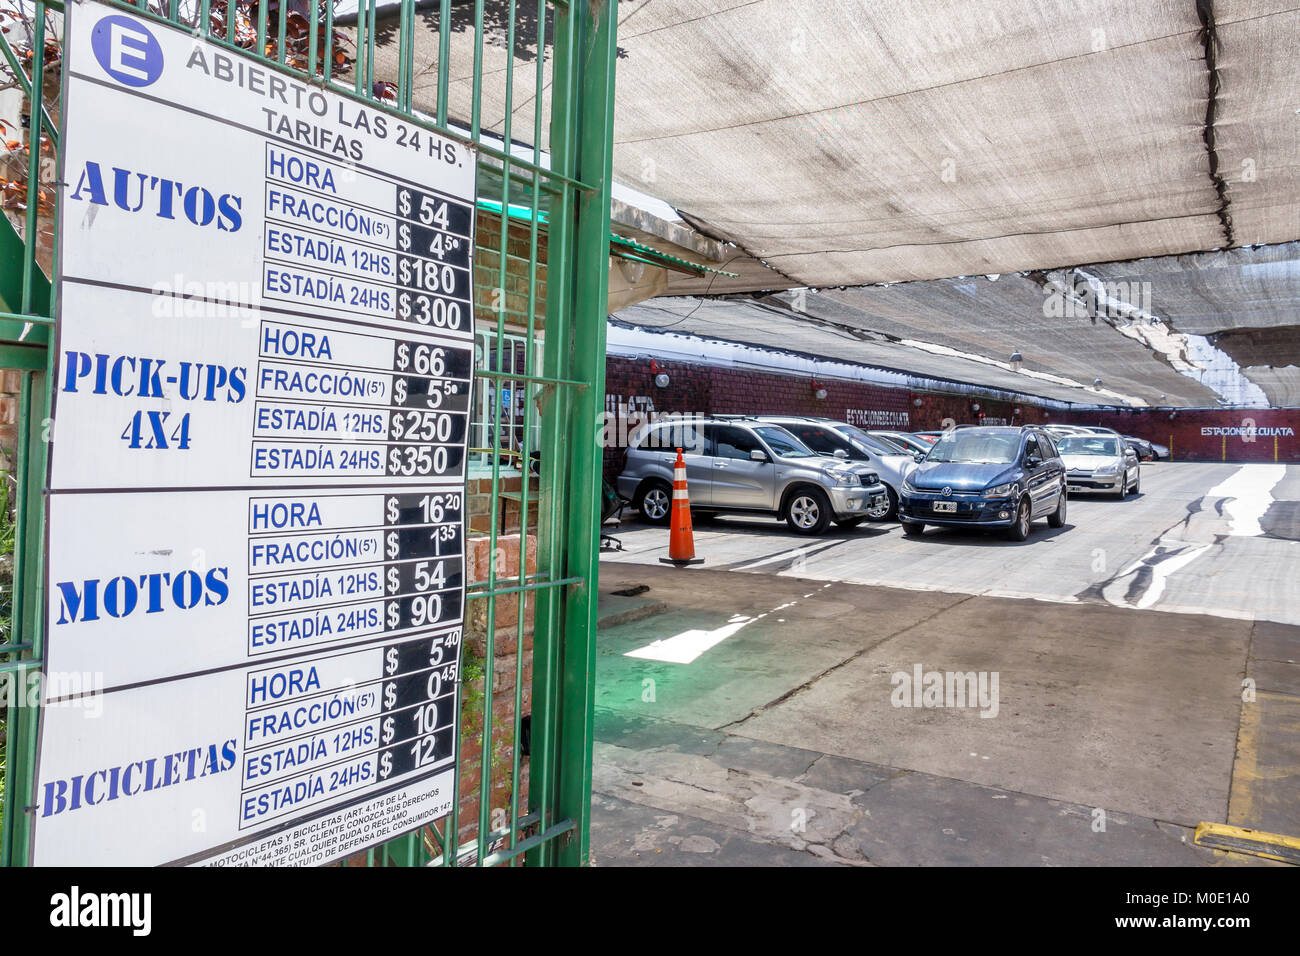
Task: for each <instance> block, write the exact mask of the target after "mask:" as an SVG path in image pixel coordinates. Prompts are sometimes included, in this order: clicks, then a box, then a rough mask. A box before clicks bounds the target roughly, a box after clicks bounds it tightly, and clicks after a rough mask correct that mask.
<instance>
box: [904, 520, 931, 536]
mask: <svg viewBox="0 0 1300 956" xmlns="http://www.w3.org/2000/svg"><path fill="white" fill-rule="evenodd" d="M899 524H901V525H902V526H903V534H905V535H907V536H908V537H909V538H919V537H920V536H921V535H923V534H925V523H924V522H922V521H899Z"/></svg>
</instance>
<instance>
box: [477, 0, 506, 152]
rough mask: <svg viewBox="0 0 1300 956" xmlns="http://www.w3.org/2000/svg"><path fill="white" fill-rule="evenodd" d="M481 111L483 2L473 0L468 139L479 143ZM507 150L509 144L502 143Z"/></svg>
mask: <svg viewBox="0 0 1300 956" xmlns="http://www.w3.org/2000/svg"><path fill="white" fill-rule="evenodd" d="M482 111H483V0H474V89H473V90H472V92H471V96H470V111H469V115H470V120H469V137H470V139H472V140H473V141H474V142H475V143H477V142H478V141H479V133H480V129H479V122H480V120H481V119H482ZM502 145H503V146H505V148H506V149H507V150H508V149H509V148H510V144H509V143H503V144H502Z"/></svg>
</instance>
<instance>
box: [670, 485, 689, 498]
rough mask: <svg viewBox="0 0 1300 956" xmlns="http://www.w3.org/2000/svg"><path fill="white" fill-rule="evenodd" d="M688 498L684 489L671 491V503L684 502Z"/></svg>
mask: <svg viewBox="0 0 1300 956" xmlns="http://www.w3.org/2000/svg"><path fill="white" fill-rule="evenodd" d="M688 498H689V496H688V495H687V494H686V489H685V488H674V489H673V501H686V500H688Z"/></svg>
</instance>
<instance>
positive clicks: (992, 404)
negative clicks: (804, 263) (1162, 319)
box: [605, 356, 1300, 478]
mask: <svg viewBox="0 0 1300 956" xmlns="http://www.w3.org/2000/svg"><path fill="white" fill-rule="evenodd" d="M656 364H657V367H658V369H659V370H660V371H663V372H666V373H668V376H669V379H670V382H669V384H668V386H667V387H666V388H658V387H657V386H656V385H655V384H654V374H653V373H652V372H651V369H650V360H649V359H628V358H624V357H621V356H611V357H609V358H608V359H607V360H606V363H605V410H606V413H607V416H608V418H609V421H608V424H607V430H608V431H609V433H610V436H611V438H613V439H615V440H613V441H610V442H607V443H606V449H605V472H606V476H607V477H610V478H612V477H614V476H616V475H617V474H618V471H619V469H620V468H621V467H622V455H621V450H622V448H623V447H625V445H626V436H627V435H628V434H631V433H633V432H635V430H636V426H637V425H638V424H640V423H642V422H644V421H645V420H646V419H647V416H648V414H649V412H651V411H653V412H656V413H660V414H662V413H670V412H671V413H694V414H701V415H721V414H751V415H761V414H795V415H815V416H823V417H827V418H836V419H840V420H842V421H849V422H854V423H855V424H861V425H862V426H863V427H865V428H898V429H901V430H904V431H930V430H934V429H941V428H943V427H945V425H948V424H955V425H963V424H972V425H973V424H980V423H984V424H990V425H994V424H997V425H1024V424H1034V423H1053V422H1056V423H1060V424H1080V425H1103V426H1105V427H1107V428H1114V429H1115V430H1116V431H1118V432H1121V433H1122V434H1126V435H1136V436H1138V437H1139V438H1146V439H1149V440H1151V441H1156V442H1159V443H1160V444H1162V445H1169V446H1170V447H1171V448H1172V449H1173V454H1174V457H1175V458H1177V459H1179V460H1183V461H1238V462H1252V461H1256V462H1259V461H1279V462H1297V461H1300V409H1294V408H1292V409H1253V410H1240V409H1237V410H1230V409H1188V410H1182V411H1178V412H1177V413H1173V417H1172V418H1171V417H1170V415H1171V412H1170V411H1169V410H1167V409H1166V410H1164V411H1142V410H1136V409H1135V410H1122V409H1121V410H1116V411H1110V412H1096V411H1092V412H1082V411H1065V410H1060V409H1050V408H1043V407H1042V406H1040V405H1037V404H1035V403H1033V402H1015V401H1006V400H1003V399H996V398H987V397H983V396H979V395H967V394H944V393H936V392H917V391H912V390H909V389H906V388H895V387H890V386H884V385H869V384H866V383H859V382H845V381H837V380H833V379H826V380H822V381H820V382H819V384H820V385H821V386H822V387H824V388H825V389H826V398H825V399H818V398H816V396H815V395H814V392H813V387H812V378H811V377H810V376H808V375H790V374H781V373H777V372H763V371H758V370H753V371H751V370H749V369H736V368H725V367H721V366H709V365H697V364H692V363H685V362H658V361H657V362H656ZM976 404H978V405H979V409H978V410H976V409H975V407H974V406H975V405H976ZM1252 426H1253V427H1256V428H1259V429H1279V430H1282V432H1283V433H1282V434H1278V435H1276V436H1275V435H1272V434H1262V435H1261V434H1258V433H1256V434H1255V435H1254V436H1253V440H1250V439H1251V437H1252V436H1251V434H1250V428H1251V427H1252ZM1243 428H1244V429H1245V434H1241V433H1240V432H1241V430H1242V429H1243ZM1222 429H1230V430H1235V431H1234V432H1233V433H1231V434H1226V435H1225V434H1222V433H1221V432H1220V431H1219V430H1222ZM1287 429H1289V430H1290V432H1291V434H1289V435H1287V434H1285V430H1287Z"/></svg>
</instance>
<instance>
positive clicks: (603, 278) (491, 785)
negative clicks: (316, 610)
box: [0, 0, 617, 866]
mask: <svg viewBox="0 0 1300 956" xmlns="http://www.w3.org/2000/svg"><path fill="white" fill-rule="evenodd" d="M114 2H116V0H114ZM119 5H120V6H123V7H125V8H128V9H131V10H132V11H133V12H135V13H145V14H147V15H149V16H152V17H154V18H156V19H158V20H160V21H163V22H170V23H172V24H178V25H182V26H184V27H185V28H186V29H188V30H191V31H195V32H199V31H201V32H202V33H203V34H205V36H206V38H207V39H208V41H209V42H211V43H214V44H217V45H220V46H225V47H227V48H230V49H233V50H238V51H239V52H241V53H242V54H244V55H247V56H251V57H253V58H255V59H257V60H258V61H260V62H261V63H262V64H264V65H266V66H267V67H269V68H271V69H274V70H278V71H281V72H284V73H286V74H289V75H292V76H295V77H298V78H299V79H304V78H305V79H306V80H307V81H308V82H311V83H314V84H316V85H318V86H324V87H326V88H328V89H330V90H332V91H334V92H338V93H341V94H344V95H348V96H350V97H354V98H356V99H358V100H362V101H364V102H366V103H368V104H369V105H371V106H373V107H375V108H378V109H383V110H386V111H389V112H391V113H393V114H395V115H397V116H400V117H403V118H405V119H406V120H407V121H408V122H410V123H413V124H415V125H418V126H421V127H423V128H425V129H428V130H435V131H437V132H439V133H441V134H442V135H444V136H447V137H449V138H451V139H454V140H456V141H458V142H461V143H465V144H468V145H470V146H471V147H472V148H473V149H474V150H475V153H476V157H477V167H478V194H479V195H478V200H479V228H478V232H477V236H476V251H477V256H476V262H477V264H476V267H475V280H474V281H475V302H476V326H477V329H478V334H477V337H476V341H477V342H478V343H479V345H480V348H479V350H478V351H479V352H480V354H481V356H482V359H481V361H480V363H479V367H478V369H477V371H476V374H477V377H478V379H479V381H480V383H481V386H480V387H481V388H482V389H484V390H485V392H486V401H481V402H480V403H479V406H478V407H479V408H481V409H485V410H486V412H485V413H484V416H483V417H484V418H486V419H487V420H486V421H478V422H476V424H475V427H474V428H473V429H472V431H471V434H472V435H473V436H475V437H474V438H472V439H471V444H477V445H478V447H476V448H475V449H473V451H474V452H475V460H476V461H477V462H478V463H479V464H478V471H477V473H476V474H473V475H470V476H469V479H467V480H468V481H469V482H470V483H471V484H474V485H476V487H477V490H478V494H477V495H473V498H474V500H476V501H478V502H479V503H480V505H481V507H480V512H481V513H480V514H479V515H478V516H477V520H478V523H477V524H476V525H475V528H476V530H478V531H480V532H481V534H480V538H482V539H484V541H483V542H481V543H483V545H484V547H485V548H486V551H485V553H486V554H487V555H489V556H490V560H488V561H486V562H485V563H486V567H485V568H483V569H482V572H483V573H480V575H479V578H480V579H479V580H469V581H468V582H467V583H468V598H469V600H468V604H467V611H466V617H467V620H468V619H469V618H470V617H472V616H475V615H477V616H478V617H477V619H478V620H480V621H482V622H483V627H482V635H483V646H484V652H483V654H482V663H481V674H475V675H474V677H475V678H477V679H478V680H479V681H480V682H481V685H482V691H481V696H480V695H468V698H469V701H472V703H473V705H474V706H475V707H476V708H478V709H480V710H481V724H480V725H479V726H478V730H477V733H476V734H472V735H471V736H470V738H469V739H468V740H467V739H466V735H465V733H464V731H463V730H462V733H461V744H463V745H464V746H463V748H462V747H461V746H458V748H457V768H458V779H459V778H460V774H461V771H462V769H463V768H464V767H466V766H467V765H468V764H470V763H472V762H477V772H478V776H479V782H478V786H477V794H469V795H467V794H466V792H465V790H464V789H462V791H461V793H460V794H458V797H457V799H456V800H455V801H454V803H453V811H452V815H451V817H450V818H448V819H445V820H443V821H441V825H439V826H430V827H426V828H425V829H424V830H422V831H417V832H416V833H413V834H409V835H407V836H404V837H401V838H399V839H397V840H394V841H392V842H390V843H388V844H386V845H385V846H383V847H381V848H379V849H377V850H371V851H369V853H368V854H367V860H366V862H368V863H371V864H374V865H394V864H396V865H420V864H433V865H444V866H457V865H468V864H477V865H495V864H508V865H519V864H521V863H524V862H526V863H527V864H529V865H582V864H585V863H586V862H587V859H588V830H589V815H590V790H591V761H592V739H593V727H592V710H593V694H594V676H595V656H594V645H595V612H596V601H595V582H596V562H597V552H598V548H597V544H598V525H599V508H600V488H601V485H600V455H601V450H600V448H599V446H598V437H599V433H600V429H599V428H598V427H597V426H598V422H599V416H600V414H601V412H602V410H603V395H604V355H605V312H606V295H607V280H608V272H607V269H608V261H609V260H608V256H609V209H610V165H611V151H612V126H613V94H614V62H615V57H616V46H615V34H616V21H617V0H536V2H530V0H456V2H453V0H429V2H420V3H417V2H416V0H396V2H382V0H360V2H359V5H354V4H345V3H336V0H298V2H288V0H141V2H140V3H137V4H128V3H120V4H119ZM232 8H233V15H231V13H232ZM17 9H18V10H19V13H16V14H9V15H8V16H7V17H5V18H4V19H2V20H0V26H4V27H6V28H7V29H6V31H5V32H4V33H3V34H2V35H0V50H2V52H3V54H4V59H5V62H4V64H0V79H9V80H10V81H11V82H12V83H13V85H14V86H16V87H17V88H19V89H20V90H21V95H22V97H23V100H24V105H23V114H24V117H25V118H29V119H27V121H26V124H25V125H26V126H27V130H26V131H25V132H24V131H19V130H13V129H3V130H0V134H2V136H0V139H3V140H4V141H6V142H5V143H4V144H3V145H4V146H5V149H4V157H3V158H4V162H5V163H6V164H7V166H8V168H7V169H3V170H0V180H2V181H0V187H3V197H4V200H5V202H4V205H5V207H6V209H5V215H4V216H3V217H2V218H0V369H6V370H13V371H14V372H17V373H18V374H19V375H20V376H21V386H20V388H19V390H18V393H17V395H16V397H15V398H14V399H13V400H12V401H13V403H14V406H15V408H14V411H13V413H12V414H13V417H14V418H15V419H16V434H15V435H13V436H11V441H12V449H11V450H12V458H11V461H10V462H9V463H8V464H7V465H6V467H8V468H9V469H10V471H9V473H8V474H6V475H5V476H4V481H5V485H6V489H5V490H6V491H7V492H8V495H7V497H6V499H5V500H6V505H7V507H12V524H11V526H10V519H9V516H8V515H6V516H5V519H4V522H3V528H4V530H11V531H12V538H13V541H12V555H13V557H12V586H11V585H10V583H9V582H7V581H5V582H0V583H2V585H3V592H0V623H4V624H6V625H7V626H5V629H4V630H3V632H0V678H3V680H4V682H5V683H4V687H5V688H6V703H7V709H6V711H5V714H4V716H5V724H4V727H3V736H2V737H0V744H2V746H3V749H2V750H0V767H2V769H3V776H0V787H2V788H3V832H2V833H0V863H3V864H4V865H23V864H25V863H27V862H28V859H27V857H28V848H29V839H28V837H29V832H30V826H31V813H32V811H33V810H34V808H29V806H28V804H29V803H30V802H32V801H31V800H30V798H31V796H32V794H33V790H34V786H35V781H34V776H35V768H34V762H35V761H34V757H35V748H36V740H37V720H38V715H39V711H38V708H36V707H32V706H29V704H30V703H31V701H30V700H29V699H28V695H27V694H26V692H25V690H26V688H29V687H30V686H31V685H30V683H29V678H30V676H31V675H33V674H39V673H40V671H41V668H42V665H43V642H44V637H45V634H44V631H45V617H44V615H45V610H44V604H45V595H44V593H43V579H42V572H43V568H44V563H45V553H44V545H45V533H44V528H45V517H46V500H45V499H46V495H45V493H44V488H43V486H44V482H45V475H46V464H47V455H46V452H47V447H48V443H49V440H50V434H51V425H52V423H51V421H50V408H51V391H52V389H51V385H52V382H53V380H54V375H53V370H54V367H55V356H54V354H53V349H52V348H50V344H51V343H52V342H53V340H54V333H55V325H56V321H57V319H56V303H55V302H54V301H53V299H54V296H53V294H52V289H53V285H52V283H51V277H53V276H56V275H57V269H58V263H57V261H55V259H56V252H55V250H57V248H58V242H57V239H58V237H57V235H55V234H54V227H53V223H54V222H55V221H56V219H55V218H54V212H55V206H56V204H57V186H58V184H56V183H55V182H53V178H54V177H53V176H52V175H51V170H53V169H57V168H58V166H57V162H56V160H57V156H58V148H59V113H60V108H61V106H62V104H61V103H59V102H58V90H59V82H58V81H59V75H60V71H61V67H62V63H61V60H60V49H61V47H60V42H61V37H62V20H63V11H64V4H63V3H62V2H55V0H51V2H31V0H23V2H21V3H19V4H18V6H17ZM309 21H310V22H309ZM516 67H518V69H516ZM33 77H38V78H44V80H43V82H42V81H38V82H33V81H32V78H33ZM521 78H523V79H524V80H525V82H524V83H523V86H524V87H525V89H526V92H525V95H524V96H523V97H520V96H518V95H517V92H518V88H519V87H520V85H521V84H520V80H521ZM528 90H531V93H529V92H527V91H528ZM485 111H486V112H488V113H490V115H489V118H488V120H487V121H485V118H484V115H485ZM521 113H522V114H524V116H525V119H524V120H521V121H519V122H518V123H516V117H517V116H519V115H520V114H521ZM529 115H531V121H530V122H529V121H527V118H528V117H529ZM520 140H523V141H526V142H527V145H526V146H521V145H520V142H519V141H520ZM543 144H545V147H544V145H543ZM548 153H549V159H548V156H547V154H548ZM485 260H486V265H485ZM543 276H544V278H543ZM543 341H544V343H545V344H544V347H543ZM507 354H508V355H510V356H511V357H512V360H511V362H510V367H509V368H507V367H506V365H505V362H504V361H502V356H505V355H507ZM523 396H526V400H521V398H522V397H523ZM480 442H481V444H479V443H480ZM534 463H535V464H536V469H537V470H536V473H534V470H533V468H532V467H530V466H531V465H533V464H534ZM472 494H473V492H472V491H471V495H472ZM468 497H469V496H467V498H468ZM506 509H510V515H509V517H511V518H512V519H517V521H518V525H519V533H518V539H517V542H516V544H515V548H514V550H517V558H516V555H515V554H514V553H510V561H509V562H506V561H503V560H499V555H500V554H501V553H502V551H503V549H502V548H501V547H500V545H501V543H502V541H501V538H502V536H503V534H504V532H503V531H502V530H501V529H503V528H504V526H505V524H504V522H505V519H506V517H507V515H506V514H505V511H506ZM5 537H6V535H5V534H3V533H0V547H7V543H6V542H5V540H4V539H5ZM534 547H535V552H534V550H533V549H534ZM506 550H509V549H506ZM534 554H535V557H533V555H534ZM4 604H11V607H9V608H7V609H6V608H5V607H4V606H3V605H4ZM6 610H7V611H8V618H9V619H8V621H7V622H5V621H3V615H4V612H5V611H6ZM505 618H512V619H513V620H512V621H511V620H505V621H503V619H505ZM511 624H513V627H514V630H513V635H514V638H513V639H514V641H515V645H514V646H515V653H514V654H513V655H512V656H513V661H511V662H510V663H511V665H512V666H513V668H514V673H513V675H509V674H505V675H503V674H499V673H497V672H496V666H497V661H498V657H499V656H501V655H500V654H499V653H498V647H497V641H498V631H499V630H501V629H502V628H503V627H504V628H507V629H508V627H509V626H510V625H511ZM530 625H531V627H532V630H533V650H532V661H531V666H532V680H531V683H529V681H528V680H527V677H526V666H525V660H526V657H527V655H526V653H524V643H525V642H524V640H523V639H522V638H523V635H524V634H525V633H526V631H527V629H528V628H529V626H530ZM511 676H512V677H513V680H509V678H510V677H511ZM503 678H505V679H503ZM469 679H471V678H467V676H466V669H465V668H462V671H461V678H460V680H461V684H462V689H464V685H466V683H467V681H468V680H469ZM498 684H504V685H508V686H509V688H510V689H508V690H506V691H504V692H502V693H501V694H498V693H497V685H498ZM526 687H527V688H528V690H529V693H527V694H526V692H525V688H526ZM502 695H504V697H505V698H506V699H504V700H502V699H499V698H500V697H501V696H502ZM529 696H530V697H531V712H528V711H529V707H528V705H527V698H528V697H529ZM509 698H513V699H509ZM461 700H462V715H463V714H464V712H465V707H466V706H469V703H468V702H467V695H464V694H462V695H461ZM503 713H504V714H505V715H506V716H505V717H504V718H502V717H501V715H502V714H503ZM502 720H504V721H505V722H506V723H507V724H512V726H505V727H503V726H501V721H502ZM499 740H505V741H506V742H507V743H508V746H507V747H505V748H503V750H501V751H498V749H497V746H496V744H497V743H498V741H499ZM525 742H526V745H527V756H525V753H524V749H525ZM503 754H504V756H503ZM525 780H526V786H527V798H526V800H525V799H524V798H523V797H522V796H521V791H522V789H523V787H524V785H525ZM496 793H505V794H508V805H507V806H502V807H496V808H495V809H496V812H495V813H493V812H492V810H493V809H494V808H493V799H494V794H496ZM474 797H476V799H473V800H471V799H470V798H474ZM466 802H476V803H477V814H476V817H477V819H470V820H468V821H466V820H463V819H460V813H459V810H460V807H461V805H462V804H463V803H466ZM503 810H504V811H505V812H504V813H503V812H501V811H503ZM467 832H468V834H469V836H468V837H467V836H466V834H467ZM353 862H357V861H353Z"/></svg>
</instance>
